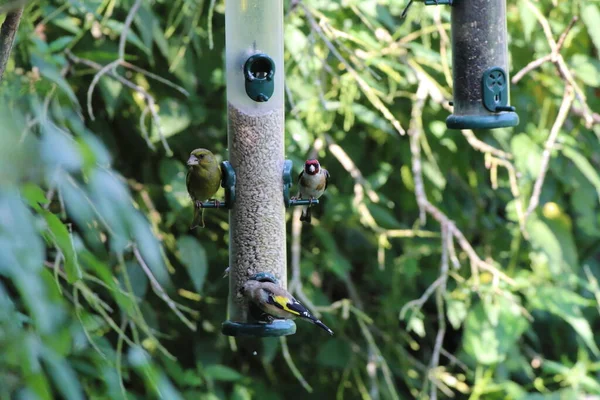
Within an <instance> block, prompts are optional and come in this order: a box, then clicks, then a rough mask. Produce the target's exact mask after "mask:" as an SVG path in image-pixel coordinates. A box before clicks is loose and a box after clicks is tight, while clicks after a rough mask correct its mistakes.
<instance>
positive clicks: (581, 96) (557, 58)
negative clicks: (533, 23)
mask: <svg viewBox="0 0 600 400" xmlns="http://www.w3.org/2000/svg"><path fill="white" fill-rule="evenodd" d="M526 5H527V7H529V9H530V10H531V11H532V12H533V14H534V15H535V17H536V19H537V20H538V22H539V23H540V25H542V30H543V31H544V35H545V36H546V40H547V41H548V45H549V46H550V49H551V53H550V55H551V60H550V61H552V63H554V65H555V67H556V69H557V70H558V73H559V75H560V76H561V78H562V79H563V80H564V81H566V83H567V84H568V85H570V86H572V87H573V90H574V91H575V96H576V97H577V100H579V102H580V103H581V107H582V111H583V119H584V120H585V124H586V127H587V128H588V129H589V128H591V127H592V125H593V124H594V118H593V116H592V111H591V110H590V107H589V105H588V104H587V101H586V97H585V93H584V92H583V91H582V90H581V88H580V87H579V85H578V84H577V82H575V78H574V77H573V74H572V73H571V71H570V70H569V67H568V66H567V63H566V62H565V59H564V58H563V56H562V55H561V54H560V48H561V47H562V45H563V43H564V41H565V39H566V37H567V34H568V33H569V31H570V30H571V28H572V27H573V25H574V24H575V22H577V20H578V19H579V18H578V17H577V16H574V17H573V18H572V19H571V21H570V23H569V25H568V26H567V28H566V29H565V31H564V32H563V33H562V34H561V36H560V37H559V39H558V42H557V41H555V40H554V37H553V34H552V29H551V28H550V23H549V22H548V19H547V18H546V17H545V16H544V15H543V14H542V13H541V12H540V10H538V8H537V7H536V6H535V5H534V4H533V3H532V2H531V0H527V2H526ZM513 83H514V82H513Z"/></svg>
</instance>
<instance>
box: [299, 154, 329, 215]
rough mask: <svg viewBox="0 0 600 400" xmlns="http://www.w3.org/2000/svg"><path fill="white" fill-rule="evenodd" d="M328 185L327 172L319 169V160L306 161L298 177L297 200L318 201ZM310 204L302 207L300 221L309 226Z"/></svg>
mask: <svg viewBox="0 0 600 400" xmlns="http://www.w3.org/2000/svg"><path fill="white" fill-rule="evenodd" d="M328 183H329V172H328V171H327V170H326V169H325V168H321V164H319V160H306V162H305V163H304V169H303V170H302V172H300V175H299V176H298V187H299V188H300V189H299V192H298V198H300V199H301V198H305V199H310V200H314V199H318V198H319V197H321V196H322V195H323V193H324V192H325V189H327V184H328ZM311 206H312V204H309V205H308V206H304V207H303V210H302V215H301V216H300V221H304V222H306V223H309V224H310V221H311V213H310V208H311Z"/></svg>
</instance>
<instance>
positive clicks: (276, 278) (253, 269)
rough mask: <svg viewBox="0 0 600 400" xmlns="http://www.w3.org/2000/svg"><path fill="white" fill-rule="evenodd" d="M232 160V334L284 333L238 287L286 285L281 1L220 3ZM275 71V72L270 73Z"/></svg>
mask: <svg viewBox="0 0 600 400" xmlns="http://www.w3.org/2000/svg"><path fill="white" fill-rule="evenodd" d="M225 43H226V50H225V64H226V77H227V105H228V124H227V128H228V129H227V138H228V148H229V162H230V163H231V164H230V165H231V168H232V169H235V175H233V176H234V179H229V180H228V181H227V183H225V182H224V184H226V185H228V186H230V187H231V189H230V192H231V193H232V194H235V196H234V197H235V203H233V204H232V206H231V207H229V210H230V212H229V266H230V270H229V301H228V307H227V314H228V315H227V318H228V320H227V321H226V322H224V323H223V325H222V332H223V333H224V334H225V335H230V336H258V337H261V336H284V335H291V334H293V333H295V331H296V325H295V324H294V323H293V322H292V321H287V320H271V321H263V320H258V319H257V318H256V314H255V313H253V312H252V305H251V303H249V302H248V301H247V299H246V298H245V297H244V296H243V294H242V292H241V289H242V288H243V287H244V284H245V283H246V282H247V281H248V280H251V279H267V280H269V281H273V282H278V284H279V285H280V286H281V287H283V288H284V289H287V260H286V255H287V252H286V223H285V205H284V195H283V179H282V170H283V168H284V161H285V151H284V109H285V108H284V82H283V71H284V67H283V2H282V1H281V0H227V1H226V2H225ZM275 71H280V72H279V73H275Z"/></svg>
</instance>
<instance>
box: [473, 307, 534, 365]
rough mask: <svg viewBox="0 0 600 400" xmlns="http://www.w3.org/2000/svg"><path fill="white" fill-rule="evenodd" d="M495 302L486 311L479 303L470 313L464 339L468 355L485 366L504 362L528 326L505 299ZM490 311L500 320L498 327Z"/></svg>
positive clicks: (517, 308) (518, 312)
mask: <svg viewBox="0 0 600 400" xmlns="http://www.w3.org/2000/svg"><path fill="white" fill-rule="evenodd" d="M494 300H495V301H494V302H493V303H488V306H487V307H485V306H484V304H483V303H479V304H477V305H476V306H475V307H473V308H472V309H471V310H470V311H469V314H468V315H467V319H466V321H465V331H464V335H463V347H464V349H465V351H466V352H467V353H468V354H469V355H470V356H471V357H473V358H474V359H475V360H477V362H478V363H480V364H485V365H490V364H496V363H500V362H503V361H504V360H505V359H506V357H507V354H508V352H509V351H510V350H511V349H512V348H513V346H514V345H515V343H516V342H517V340H518V339H519V337H520V336H521V334H522V333H523V332H524V331H525V329H527V327H528V325H529V323H528V322H527V320H526V319H525V318H524V317H523V316H522V315H521V312H520V310H519V307H518V306H517V304H515V303H514V302H511V301H509V300H507V299H505V298H504V297H497V298H495V299H494ZM490 310H494V311H495V314H496V315H497V317H498V320H497V323H496V324H494V323H493V322H492V321H491V320H490V318H489V315H488V312H489V311H490Z"/></svg>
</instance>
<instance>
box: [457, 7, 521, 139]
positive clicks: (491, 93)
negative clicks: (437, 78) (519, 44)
mask: <svg viewBox="0 0 600 400" xmlns="http://www.w3.org/2000/svg"><path fill="white" fill-rule="evenodd" d="M450 4H451V5H452V70H453V72H452V74H453V81H454V114H453V115H450V116H449V117H448V119H447V120H446V124H447V126H448V128H450V129H491V128H501V127H510V126H516V125H517V124H518V123H519V117H518V115H517V114H516V113H515V112H514V107H511V106H510V105H509V103H510V99H509V86H510V81H509V77H508V49H507V41H506V0H476V1H469V0H454V1H453V2H451V3H450Z"/></svg>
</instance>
